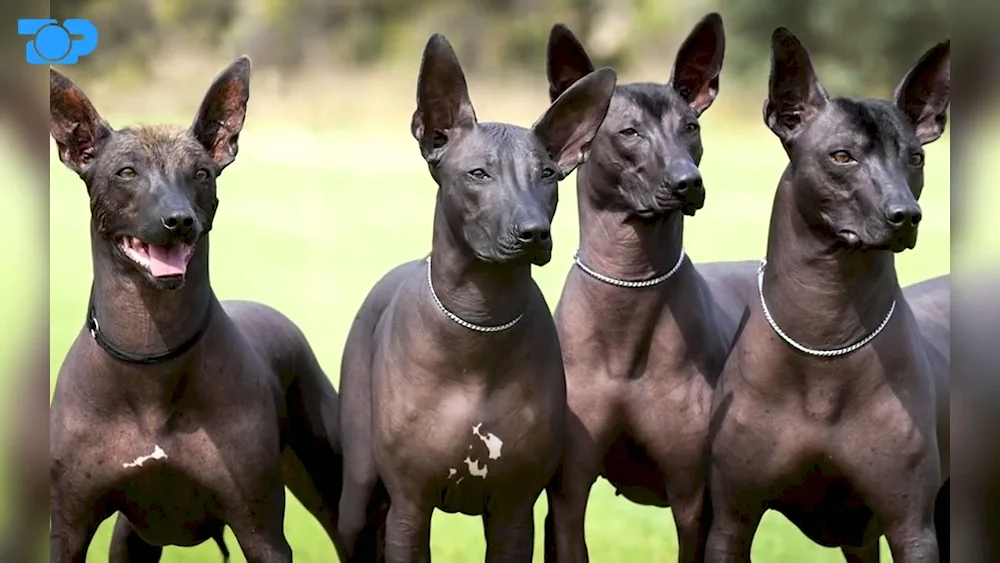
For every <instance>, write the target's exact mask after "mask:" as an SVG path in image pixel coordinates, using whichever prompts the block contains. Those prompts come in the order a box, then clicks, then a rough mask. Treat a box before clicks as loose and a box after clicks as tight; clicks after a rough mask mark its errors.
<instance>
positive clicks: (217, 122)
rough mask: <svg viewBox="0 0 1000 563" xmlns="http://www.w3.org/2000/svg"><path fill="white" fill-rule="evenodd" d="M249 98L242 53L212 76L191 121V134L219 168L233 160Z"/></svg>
mask: <svg viewBox="0 0 1000 563" xmlns="http://www.w3.org/2000/svg"><path fill="white" fill-rule="evenodd" d="M249 99H250V57H247V56H246V55H244V56H242V57H240V58H238V59H236V61H235V62H233V64H231V65H229V66H228V67H226V69H225V70H223V71H222V72H221V73H220V74H219V75H218V76H217V77H215V80H214V81H213V82H212V85H211V86H209V88H208V92H207V93H206V94H205V98H204V100H202V102H201V107H200V108H198V114H197V115H196V116H195V118H194V123H192V124H191V133H192V134H193V135H194V136H195V138H196V139H198V141H199V142H200V143H201V144H202V146H203V147H205V150H207V151H208V154H209V155H211V157H212V159H213V160H215V162H216V163H218V165H219V168H220V169H222V168H225V167H226V166H229V165H230V164H231V163H232V162H233V161H234V160H236V153H237V151H239V139H240V131H242V130H243V121H244V120H245V119H246V116H247V101H248V100H249Z"/></svg>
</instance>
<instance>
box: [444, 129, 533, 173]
mask: <svg viewBox="0 0 1000 563" xmlns="http://www.w3.org/2000/svg"><path fill="white" fill-rule="evenodd" d="M449 152H450V153H451V154H449V157H448V160H449V161H451V162H453V163H456V164H467V165H470V166H479V167H482V166H510V165H516V164H522V163H524V164H530V163H535V162H538V161H539V160H540V159H542V158H544V157H545V152H544V149H543V147H542V145H541V143H540V142H539V140H538V138H537V137H535V134H534V133H533V132H532V131H531V130H530V129H526V128H524V127H518V126H517V125H510V124H507V123H478V124H477V125H476V127H475V129H473V130H472V131H471V132H470V133H469V134H467V135H466V137H465V138H464V139H462V142H460V143H458V144H457V145H456V146H455V147H454V149H453V150H451V151H449Z"/></svg>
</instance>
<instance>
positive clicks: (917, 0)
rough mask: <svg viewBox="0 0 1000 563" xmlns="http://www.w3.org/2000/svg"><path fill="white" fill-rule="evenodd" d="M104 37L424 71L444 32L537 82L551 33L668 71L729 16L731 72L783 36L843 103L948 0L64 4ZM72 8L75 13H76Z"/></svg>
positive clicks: (95, 63)
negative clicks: (701, 31)
mask: <svg viewBox="0 0 1000 563" xmlns="http://www.w3.org/2000/svg"><path fill="white" fill-rule="evenodd" d="M58 4H59V6H58V7H59V8H62V9H63V10H72V13H65V14H63V13H56V12H57V10H56V8H57V6H56V5H55V4H54V5H53V17H58V18H60V19H61V18H64V17H81V16H82V17H88V18H90V19H91V20H92V21H94V23H95V24H96V25H97V27H98V29H99V30H100V33H101V39H100V49H101V53H102V56H101V57H87V58H85V59H83V60H82V61H81V65H85V66H89V67H91V68H92V69H93V70H95V71H98V72H104V71H106V70H108V69H110V68H116V69H117V68H121V67H126V68H136V69H140V70H141V69H143V68H146V67H148V64H149V62H150V60H151V57H153V56H155V55H156V54H157V52H159V51H162V50H166V49H170V48H171V47H173V46H176V45H184V46H185V47H187V48H191V47H194V48H196V49H208V50H213V51H217V52H220V53H221V54H225V55H226V56H231V55H235V54H237V53H248V54H250V55H251V57H253V58H254V63H255V66H257V65H262V66H271V67H277V68H280V69H281V70H282V71H283V72H292V71H295V70H297V69H298V68H300V67H301V66H302V65H303V64H305V62H306V61H308V60H310V59H312V58H314V57H319V58H320V59H321V60H324V59H325V60H334V61H338V62H341V63H347V64H355V65H368V64H373V63H382V62H390V63H391V62H404V63H408V64H415V63H416V61H417V60H418V59H419V53H420V50H421V49H422V47H423V44H424V42H425V41H426V40H427V37H428V36H429V35H430V34H431V33H434V32H442V33H445V35H447V36H448V38H449V39H450V40H451V41H452V43H453V44H454V45H455V48H456V49H457V50H458V52H459V55H460V57H461V59H462V63H463V65H464V66H465V67H467V68H468V69H470V70H480V71H487V72H498V71H500V72H502V71H506V70H513V71H529V72H532V73H538V72H541V71H542V69H543V68H544V49H545V42H546V38H547V36H548V31H549V28H550V27H551V25H552V24H553V23H555V22H557V21H560V22H564V23H566V24H567V25H569V26H570V27H571V28H572V29H573V30H574V31H575V32H576V33H577V35H578V36H579V37H580V38H581V39H582V41H583V42H584V45H585V46H586V47H587V49H588V51H589V52H590V53H591V56H592V57H593V58H594V59H595V61H597V62H598V63H599V64H611V65H614V66H616V67H618V68H620V69H623V68H626V67H628V66H629V65H630V64H632V63H635V62H637V61H639V60H642V59H645V60H651V61H656V62H657V64H663V65H664V66H665V67H667V68H665V69H664V71H663V72H664V74H663V80H666V78H667V76H668V74H667V73H668V72H669V67H668V65H669V64H670V61H671V60H672V58H673V55H674V53H675V52H676V49H677V46H678V45H679V43H680V41H681V40H682V39H683V37H684V35H685V34H686V33H687V32H688V30H689V29H690V27H691V26H692V25H693V24H694V23H695V22H696V21H697V20H698V19H699V18H700V17H701V16H703V15H704V14H705V13H707V12H708V11H710V10H718V11H720V12H721V13H722V16H723V19H724V20H725V24H726V30H727V49H726V73H727V75H729V76H732V77H733V78H734V79H736V80H739V78H741V77H745V76H753V77H754V79H755V80H759V77H760V76H762V75H766V73H767V68H768V64H769V53H768V41H769V38H770V34H771V32H772V30H773V29H774V28H775V27H776V26H778V25H784V26H786V27H788V28H789V29H791V30H792V31H793V32H794V33H795V34H796V35H798V36H799V37H800V38H801V39H802V41H803V42H804V43H805V44H806V46H807V47H808V48H809V49H810V51H811V52H812V53H813V55H814V58H815V61H816V65H817V67H818V70H819V71H820V73H821V77H822V79H823V81H824V83H826V84H827V86H828V87H829V88H830V90H831V91H833V92H852V93H857V94H862V93H878V94H881V95H885V94H886V89H887V88H891V87H893V86H895V83H896V81H898V80H899V78H901V76H902V73H903V72H904V71H905V70H906V69H907V68H909V66H910V65H912V64H913V63H914V62H915V61H916V59H917V57H918V56H919V55H920V54H921V53H922V52H923V50H924V49H926V48H928V47H929V46H930V45H931V44H932V43H933V42H936V41H939V40H942V39H944V38H945V37H946V35H947V25H946V12H947V6H946V0H878V1H872V0H836V1H830V0H422V1H419V2H416V1H413V0H80V1H79V2H76V3H71V2H60V3H58ZM70 4H72V5H73V6H75V7H71V6H70Z"/></svg>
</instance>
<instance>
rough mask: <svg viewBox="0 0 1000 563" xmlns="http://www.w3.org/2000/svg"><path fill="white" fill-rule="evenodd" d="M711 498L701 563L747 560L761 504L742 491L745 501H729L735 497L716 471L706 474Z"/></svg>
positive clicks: (742, 562)
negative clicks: (703, 559) (703, 554)
mask: <svg viewBox="0 0 1000 563" xmlns="http://www.w3.org/2000/svg"><path fill="white" fill-rule="evenodd" d="M709 491H710V498H711V510H712V517H711V525H710V526H709V530H708V539H707V542H706V545H705V563H750V547H751V545H752V544H753V537H754V534H755V533H756V532H757V526H759V525H760V519H761V518H762V517H763V516H764V503H763V502H761V501H760V500H759V499H755V500H750V499H752V498H753V496H755V495H753V493H752V492H751V491H745V493H746V494H745V495H742V496H745V497H746V502H738V503H737V502H733V500H732V499H733V498H739V497H738V496H737V494H736V493H734V492H733V490H731V489H729V488H727V487H726V482H725V481H724V479H723V478H722V476H721V475H719V474H718V473H715V472H713V473H712V474H711V475H710V476H709Z"/></svg>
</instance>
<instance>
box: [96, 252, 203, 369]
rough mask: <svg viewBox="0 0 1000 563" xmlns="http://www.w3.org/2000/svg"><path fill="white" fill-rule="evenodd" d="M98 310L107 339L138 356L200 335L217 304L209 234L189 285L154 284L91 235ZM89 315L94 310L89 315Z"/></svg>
mask: <svg viewBox="0 0 1000 563" xmlns="http://www.w3.org/2000/svg"><path fill="white" fill-rule="evenodd" d="M91 254H92V256H93V266H94V283H93V288H92V290H91V291H92V292H93V294H92V299H93V308H94V314H95V316H96V320H97V322H98V324H99V327H100V331H101V334H102V335H103V337H104V338H105V339H106V340H107V341H109V342H110V343H112V344H113V345H114V346H115V347H116V348H119V349H121V350H123V351H127V352H128V353H130V354H133V355H137V356H154V355H159V354H163V353H165V352H168V351H171V350H174V349H176V348H177V347H179V346H181V345H183V344H184V343H185V342H188V341H189V340H190V339H191V338H192V337H193V336H195V335H196V334H197V333H198V331H199V329H200V328H201V327H202V324H203V322H204V320H205V315H206V312H207V311H208V309H209V307H211V306H213V305H214V303H213V301H214V296H213V294H212V288H211V285H210V284H209V276H208V237H207V235H206V236H204V237H203V238H202V240H201V241H200V242H199V243H198V245H197V247H196V249H195V252H194V255H193V256H192V257H191V261H190V263H189V264H188V268H187V273H186V275H185V281H184V285H183V286H182V287H180V288H179V289H176V290H172V291H164V290H162V289H157V288H154V287H153V286H152V285H151V284H150V283H149V282H148V281H147V280H145V279H143V278H142V277H141V274H139V273H138V272H137V271H135V269H134V268H133V267H132V266H131V265H128V264H124V263H122V261H121V260H120V259H119V258H117V257H115V256H113V255H112V249H111V247H110V246H109V245H108V243H107V241H105V240H103V239H102V238H101V237H100V235H98V234H96V233H92V235H91ZM88 314H89V313H88Z"/></svg>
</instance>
